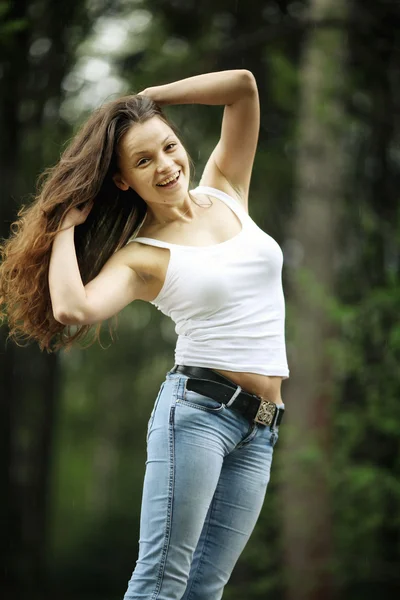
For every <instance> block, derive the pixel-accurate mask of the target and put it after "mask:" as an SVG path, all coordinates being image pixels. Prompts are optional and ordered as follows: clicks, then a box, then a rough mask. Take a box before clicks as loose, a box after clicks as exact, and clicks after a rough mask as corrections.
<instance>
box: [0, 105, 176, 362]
mask: <svg viewBox="0 0 400 600" xmlns="http://www.w3.org/2000/svg"><path fill="white" fill-rule="evenodd" d="M155 116H157V117H159V118H161V119H162V120H163V121H164V122H165V123H166V124H167V125H168V126H169V127H171V129H172V130H173V131H174V132H175V133H176V134H177V132H176V130H175V128H174V126H173V125H172V124H171V123H170V122H169V121H168V119H167V118H166V116H165V115H164V113H163V112H162V110H161V109H160V107H159V106H158V105H157V104H155V103H154V102H153V101H152V100H151V99H150V98H149V97H146V96H140V95H132V96H124V97H122V98H118V99H116V100H113V101H111V102H107V103H106V104H103V105H102V106H100V107H99V108H97V109H96V110H95V111H94V112H93V113H92V114H91V116H90V117H89V118H88V120H87V121H86V122H85V123H84V124H83V125H82V127H81V128H80V129H79V130H78V132H77V133H76V135H75V136H74V137H73V139H72V140H71V142H70V143H69V145H68V146H67V148H66V149H65V151H64V152H63V154H62V155H61V158H60V160H59V162H58V163H57V164H56V165H55V166H53V167H50V168H48V169H46V170H45V171H44V172H43V173H41V175H40V176H39V178H38V180H37V186H36V190H37V191H36V195H35V196H34V199H33V202H32V203H31V204H30V205H28V206H24V205H22V207H21V208H20V210H19V211H18V218H17V220H16V221H14V222H13V223H12V224H11V235H10V237H9V238H8V239H7V240H2V242H3V243H2V244H0V259H1V263H0V319H1V320H4V319H5V318H7V320H8V327H9V335H8V338H12V339H13V340H14V341H15V342H16V343H17V345H22V344H20V343H18V342H19V341H20V340H21V339H25V340H28V341H29V340H31V341H32V340H34V341H36V342H38V344H39V347H40V349H41V350H46V351H47V352H48V353H51V352H53V351H55V350H58V349H60V348H62V347H64V348H65V349H66V350H69V349H70V348H71V346H72V344H73V342H74V341H75V340H81V339H84V338H86V337H87V334H88V333H89V331H90V330H91V328H92V327H93V326H92V325H82V326H79V327H77V326H64V325H63V324H61V323H59V322H58V321H56V320H55V318H54V316H53V311H52V305H51V298H50V290H49V284H48V271H49V264H50V256H51V246H52V242H53V239H54V237H55V236H56V235H57V233H58V231H59V230H60V229H61V225H62V220H63V218H64V216H65V215H66V213H67V212H68V211H69V210H70V209H71V208H72V207H78V208H80V207H81V206H82V205H83V204H85V203H86V202H88V201H90V200H92V199H94V205H93V207H92V209H91V211H90V213H89V216H88V217H87V219H86V221H85V222H84V223H83V224H81V225H79V226H77V227H75V234H74V240H75V249H76V255H77V260H78V265H79V270H80V273H81V277H82V281H83V284H84V285H86V284H87V283H88V282H89V281H91V280H92V279H94V278H95V277H96V276H97V275H98V273H99V272H100V270H101V269H102V267H103V266H104V264H105V263H106V262H107V260H108V259H109V258H110V256H111V255H112V254H113V253H114V252H116V251H117V250H119V249H120V248H121V247H123V246H124V245H125V244H126V243H127V241H128V240H129V238H131V237H132V236H134V235H135V234H136V233H137V231H138V229H139V228H140V225H141V224H142V223H143V220H144V218H145V216H146V212H147V205H146V203H145V201H144V200H143V199H142V198H141V197H140V196H139V195H138V194H137V193H136V192H135V191H134V190H132V189H131V188H129V190H128V191H126V192H123V193H122V194H120V192H119V189H118V188H117V186H116V185H115V183H114V181H113V180H112V176H113V174H115V173H116V172H117V171H118V153H117V151H118V148H117V147H118V143H119V141H120V140H121V138H122V137H123V136H124V134H125V133H126V132H127V131H128V130H129V129H130V127H131V126H132V125H134V124H136V123H144V122H145V121H147V120H149V119H151V118H152V117H155ZM76 327H77V329H76ZM100 329H101V323H98V324H96V326H95V334H94V338H93V340H92V341H91V342H90V343H89V344H88V345H86V346H84V347H88V346H90V345H92V344H93V343H94V342H95V341H96V339H98V340H99V343H100V345H101V342H100V337H99V336H100ZM109 331H110V334H111V337H112V323H110V324H109ZM8 338H7V339H8Z"/></svg>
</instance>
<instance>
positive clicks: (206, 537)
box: [187, 494, 216, 600]
mask: <svg viewBox="0 0 400 600" xmlns="http://www.w3.org/2000/svg"><path fill="white" fill-rule="evenodd" d="M215 503H216V499H215V494H214V497H213V499H212V501H211V509H210V518H209V520H208V523H207V531H206V533H205V536H204V543H203V547H202V549H201V553H200V558H199V563H198V565H197V568H196V573H195V574H194V576H193V580H192V584H191V586H190V589H189V590H188V595H187V600H190V596H191V593H192V590H193V587H194V585H195V584H196V583H197V582H198V580H199V574H200V567H201V566H202V564H203V558H204V555H205V548H206V545H207V541H208V534H209V531H210V527H211V519H212V516H213V513H214V507H215Z"/></svg>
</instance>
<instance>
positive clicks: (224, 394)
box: [171, 365, 285, 429]
mask: <svg viewBox="0 0 400 600" xmlns="http://www.w3.org/2000/svg"><path fill="white" fill-rule="evenodd" d="M171 373H182V375H187V376H188V380H187V382H186V389H188V390H191V391H193V392H197V393H198V394H202V395H203V396H208V397H209V398H213V399H214V400H216V401H217V402H222V403H223V404H225V406H227V407H232V408H233V409H235V410H237V411H238V412H240V413H241V414H242V415H244V417H246V419H247V420H248V421H249V422H250V424H252V423H253V422H254V423H258V424H260V425H266V426H267V425H269V427H270V429H274V428H276V427H278V426H279V425H280V423H281V421H282V417H283V413H284V412H285V409H284V408H283V407H282V406H280V407H278V406H277V405H276V404H275V402H270V401H269V400H263V399H262V398H259V397H258V396H255V395H254V394H249V393H248V392H244V391H243V390H242V388H241V387H240V386H239V385H236V384H235V383H233V381H231V380H230V379H228V378H226V377H224V376H223V375H220V374H219V373H216V372H215V371H213V370H212V369H208V368H204V367H186V366H185V365H175V366H174V368H173V369H172V370H171Z"/></svg>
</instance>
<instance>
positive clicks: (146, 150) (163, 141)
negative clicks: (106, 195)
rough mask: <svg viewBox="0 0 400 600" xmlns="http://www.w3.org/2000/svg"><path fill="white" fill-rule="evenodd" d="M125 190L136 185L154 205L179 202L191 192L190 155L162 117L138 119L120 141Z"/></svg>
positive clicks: (120, 182)
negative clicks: (138, 121) (143, 120)
mask: <svg viewBox="0 0 400 600" xmlns="http://www.w3.org/2000/svg"><path fill="white" fill-rule="evenodd" d="M118 154H119V161H118V162H119V173H116V174H115V175H114V177H113V179H114V182H115V184H116V185H117V186H118V187H119V188H120V189H121V190H127V189H129V188H132V189H133V190H135V192H137V193H138V194H139V196H141V197H142V198H143V200H144V201H145V202H146V203H147V204H149V205H150V206H151V205H163V206H166V205H171V206H173V205H175V204H176V203H179V202H182V200H183V199H184V198H185V197H186V196H187V191H188V188H189V177H190V172H189V159H188V155H187V153H186V150H185V148H184V147H183V146H182V144H181V142H180V141H179V139H178V138H177V136H176V135H175V133H174V132H173V131H172V129H171V128H170V127H169V126H168V125H167V124H166V123H165V122H164V121H163V120H162V119H160V118H159V117H152V118H151V119H149V120H148V121H145V122H144V123H136V124H134V125H132V127H131V128H130V129H129V130H128V132H127V133H126V134H125V135H124V136H123V138H122V139H121V141H120V143H119V145H118Z"/></svg>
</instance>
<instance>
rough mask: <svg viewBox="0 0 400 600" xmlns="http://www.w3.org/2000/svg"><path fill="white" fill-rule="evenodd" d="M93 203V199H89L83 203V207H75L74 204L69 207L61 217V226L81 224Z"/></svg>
mask: <svg viewBox="0 0 400 600" xmlns="http://www.w3.org/2000/svg"><path fill="white" fill-rule="evenodd" d="M93 203H94V201H93V200H90V201H89V202H87V203H86V204H85V206H83V208H77V207H76V206H74V207H73V208H70V210H69V211H68V212H67V214H66V215H65V217H64V218H63V221H62V228H64V227H65V226H66V227H67V228H69V227H74V226H75V225H82V223H84V222H85V221H86V219H87V217H88V215H89V213H90V211H91V210H92V207H93Z"/></svg>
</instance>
